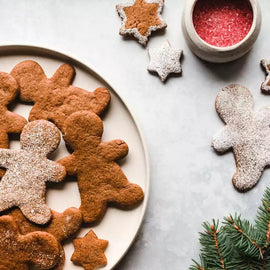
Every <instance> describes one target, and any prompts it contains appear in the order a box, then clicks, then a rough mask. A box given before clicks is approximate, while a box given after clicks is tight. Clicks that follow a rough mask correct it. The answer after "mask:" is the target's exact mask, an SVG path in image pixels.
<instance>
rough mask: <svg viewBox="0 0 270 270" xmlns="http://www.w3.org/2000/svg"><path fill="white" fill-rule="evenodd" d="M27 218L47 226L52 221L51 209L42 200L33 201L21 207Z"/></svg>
mask: <svg viewBox="0 0 270 270" xmlns="http://www.w3.org/2000/svg"><path fill="white" fill-rule="evenodd" d="M19 208H20V209H21V211H22V213H23V214H24V216H25V217H27V218H28V219H29V220H31V221H32V222H34V223H37V224H41V225H42V224H46V223H47V222H48V221H49V220H50V219H51V210H50V208H49V207H48V206H47V205H46V204H45V203H44V202H43V201H42V200H41V199H37V200H33V201H32V202H27V203H23V204H20V205H19Z"/></svg>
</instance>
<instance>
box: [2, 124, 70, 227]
mask: <svg viewBox="0 0 270 270" xmlns="http://www.w3.org/2000/svg"><path fill="white" fill-rule="evenodd" d="M59 142H60V133H59V131H58V129H57V127H56V126H55V125H54V124H52V123H50V122H48V121H45V120H38V121H34V122H30V123H28V124H27V125H26V126H25V127H24V129H23V131H22V134H21V139H20V143H21V150H10V149H0V166H1V167H4V168H6V169H7V171H6V173H5V175H4V176H3V178H2V180H1V181H0V211H4V210H7V209H9V208H12V207H13V206H18V207H19V208H20V209H21V210H22V212H23V214H24V215H25V216H26V217H27V218H28V219H29V220H31V221H32V222H35V223H37V224H45V223H47V222H48V221H49V220H50V219H51V211H50V209H49V207H48V206H47V205H46V204H45V191H46V181H51V182H59V181H61V180H63V179H64V178H65V174H66V172H65V168H64V167H63V166H61V165H60V164H58V163H56V162H53V161H51V160H49V159H47V155H48V154H50V153H51V152H53V151H54V150H55V149H56V148H57V147H58V144H59Z"/></svg>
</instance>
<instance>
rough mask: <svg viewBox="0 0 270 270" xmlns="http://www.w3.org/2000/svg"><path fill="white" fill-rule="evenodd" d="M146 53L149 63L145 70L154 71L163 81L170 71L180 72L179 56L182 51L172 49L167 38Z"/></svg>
mask: <svg viewBox="0 0 270 270" xmlns="http://www.w3.org/2000/svg"><path fill="white" fill-rule="evenodd" d="M148 53H149V57H150V63H149V66H148V68H147V70H148V71H151V72H156V73H157V74H158V76H159V77H160V79H161V80H162V81H163V82H164V81H165V80H166V79H167V77H168V75H169V74H170V73H181V72H182V68H181V64H180V58H181V55H182V53H183V51H182V50H176V49H173V48H172V47H171V44H170V43H169V41H168V40H166V41H165V42H164V43H163V45H162V46H161V47H160V48H152V49H149V50H148Z"/></svg>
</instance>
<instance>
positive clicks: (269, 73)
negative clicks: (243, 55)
mask: <svg viewBox="0 0 270 270" xmlns="http://www.w3.org/2000/svg"><path fill="white" fill-rule="evenodd" d="M261 65H262V67H263V68H264V70H265V73H266V78H265V81H264V82H263V83H262V85H261V90H262V92H263V93H265V94H270V60H267V59H263V60H262V61H261Z"/></svg>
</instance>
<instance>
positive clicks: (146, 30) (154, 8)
mask: <svg viewBox="0 0 270 270" xmlns="http://www.w3.org/2000/svg"><path fill="white" fill-rule="evenodd" d="M163 6H164V1H163V0H133V1H129V2H128V3H125V4H118V5H117V6H116V10H117V12H118V14H119V16H120V17H121V20H122V24H121V28H120V31H119V33H120V35H132V36H134V37H135V38H136V39H137V40H138V41H139V43H140V44H142V45H146V43H147V41H148V37H149V36H150V35H151V33H152V32H154V31H157V30H159V29H164V28H166V27H167V24H166V23H165V21H164V20H163V18H162V17H161V12H162V10H163Z"/></svg>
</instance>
